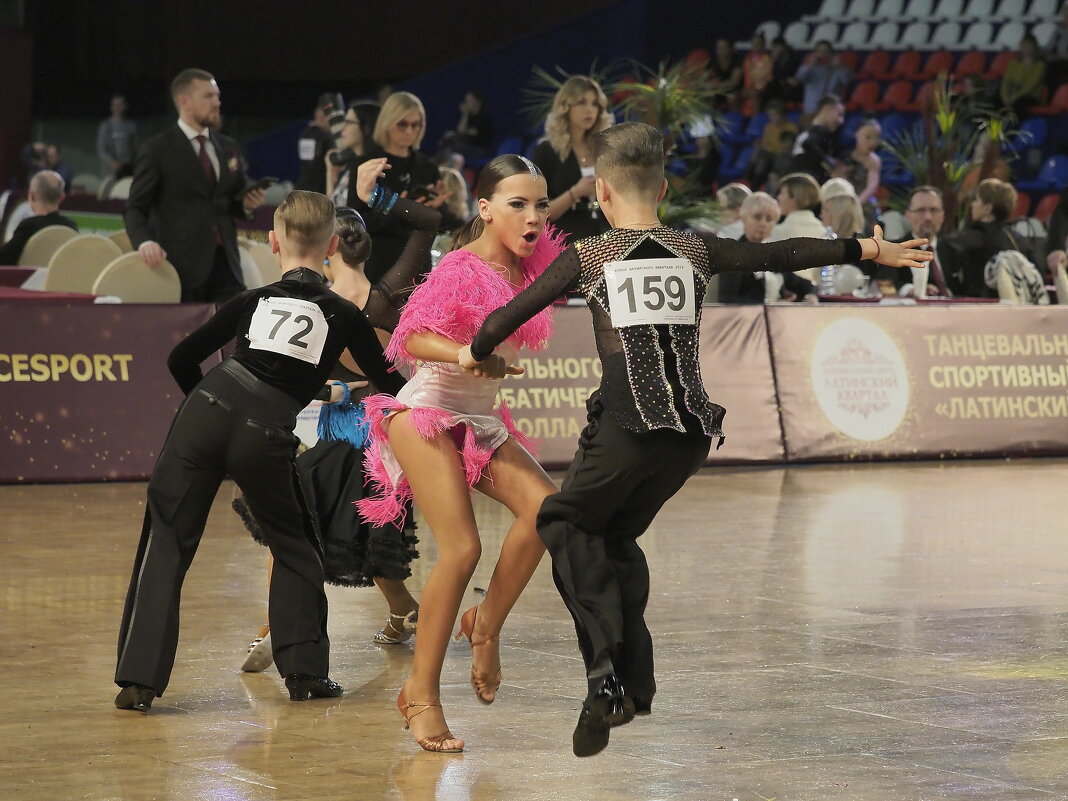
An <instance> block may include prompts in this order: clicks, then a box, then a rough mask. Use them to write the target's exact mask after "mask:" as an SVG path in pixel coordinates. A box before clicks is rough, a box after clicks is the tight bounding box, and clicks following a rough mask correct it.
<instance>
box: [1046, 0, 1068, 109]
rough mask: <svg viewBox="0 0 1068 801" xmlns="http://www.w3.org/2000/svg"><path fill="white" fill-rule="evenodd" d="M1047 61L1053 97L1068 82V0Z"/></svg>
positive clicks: (1047, 55)
mask: <svg viewBox="0 0 1068 801" xmlns="http://www.w3.org/2000/svg"><path fill="white" fill-rule="evenodd" d="M1046 59H1047V64H1046V86H1047V87H1048V88H1049V92H1050V94H1051V95H1052V94H1053V93H1054V92H1056V91H1057V89H1058V87H1060V85H1061V84H1062V83H1065V82H1068V0H1066V1H1065V2H1064V3H1063V4H1062V5H1061V16H1060V19H1059V20H1058V21H1057V30H1056V32H1055V33H1054V34H1053V39H1052V41H1050V43H1049V48H1048V49H1047V50H1046Z"/></svg>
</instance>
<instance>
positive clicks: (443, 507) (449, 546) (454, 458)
mask: <svg viewBox="0 0 1068 801" xmlns="http://www.w3.org/2000/svg"><path fill="white" fill-rule="evenodd" d="M410 417H411V415H410V414H409V413H407V412H401V413H399V414H397V415H396V416H395V417H394V418H393V419H392V420H391V421H390V422H389V443H390V447H391V448H392V449H393V453H394V455H395V456H396V457H397V461H398V462H400V465H401V467H403V468H404V475H405V477H406V478H407V479H408V483H409V485H410V486H411V488H412V494H413V495H414V496H415V502H416V504H417V505H418V506H419V509H420V511H421V512H422V513H423V517H424V519H425V520H426V522H427V525H428V526H429V527H430V530H431V532H432V533H433V535H434V541H435V542H436V543H437V546H438V558H437V561H436V562H435V563H434V567H433V568H432V569H431V571H430V574H429V575H428V576H427V579H426V583H425V584H424V585H423V592H422V604H421V605H420V608H419V636H418V637H417V638H416V641H415V653H414V655H413V658H412V672H411V674H410V675H409V676H408V680H407V682H405V685H404V686H405V692H406V695H407V699H408V701H412V702H424V701H438V700H439V699H440V697H441V666H442V663H443V662H444V660H445V650H446V648H447V647H448V643H449V635H450V634H451V633H452V626H453V623H455V622H456V614H457V612H458V611H459V608H460V601H461V599H462V598H463V594H464V591H465V590H466V589H467V584H468V582H469V581H470V580H471V576H472V574H473V573H474V571H475V566H476V565H477V564H478V559H479V556H481V553H482V548H481V545H480V544H479V539H478V528H477V527H476V525H475V516H474V513H473V512H472V510H471V498H470V495H469V493H468V489H467V482H466V480H465V478H464V471H463V463H462V461H461V459H460V454H459V453H458V452H457V450H456V446H455V444H454V443H453V441H452V437H451V436H450V435H449V434H440V435H438V436H437V437H434V438H433V439H430V440H427V439H424V438H423V436H422V435H420V434H419V432H418V431H416V430H415V427H414V426H413V425H412V423H411V419H410ZM411 726H412V735H413V736H414V737H415V738H416V739H417V740H418V739H421V738H426V737H435V736H438V735H440V734H442V733H443V732H444V731H445V730H446V729H447V726H446V725H445V720H444V715H443V713H442V711H441V709H440V708H438V707H432V708H429V709H427V710H426V711H424V712H422V713H420V714H419V715H417V716H416V717H414V718H413V719H412V722H411Z"/></svg>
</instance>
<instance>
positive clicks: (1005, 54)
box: [983, 50, 1016, 81]
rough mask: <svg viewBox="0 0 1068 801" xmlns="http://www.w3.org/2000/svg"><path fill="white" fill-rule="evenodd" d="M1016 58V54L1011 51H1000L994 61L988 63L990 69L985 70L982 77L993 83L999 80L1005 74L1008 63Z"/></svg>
mask: <svg viewBox="0 0 1068 801" xmlns="http://www.w3.org/2000/svg"><path fill="white" fill-rule="evenodd" d="M1014 58H1016V53H1015V52H1014V51H1012V50H1002V51H1001V52H1000V53H998V54H997V55H996V56H994V60H993V61H991V62H990V68H989V69H987V71H986V75H984V76H983V77H984V78H986V79H987V80H988V81H993V80H995V79H997V78H1000V77H1001V76H1002V75H1004V74H1005V70H1006V69H1008V66H1009V62H1010V61H1012V60H1013V59H1014Z"/></svg>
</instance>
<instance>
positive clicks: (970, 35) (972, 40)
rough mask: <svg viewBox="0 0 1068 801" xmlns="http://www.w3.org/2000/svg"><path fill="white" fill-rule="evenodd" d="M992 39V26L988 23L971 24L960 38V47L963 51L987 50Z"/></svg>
mask: <svg viewBox="0 0 1068 801" xmlns="http://www.w3.org/2000/svg"><path fill="white" fill-rule="evenodd" d="M993 39H994V26H993V25H991V24H990V23H989V22H973V23H972V24H971V25H969V26H968V30H966V31H965V32H964V36H963V37H962V38H961V43H960V44H961V47H962V48H963V49H965V50H989V49H990V42H991V41H992V40H993Z"/></svg>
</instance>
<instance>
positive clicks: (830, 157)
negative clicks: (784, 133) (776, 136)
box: [779, 95, 846, 203]
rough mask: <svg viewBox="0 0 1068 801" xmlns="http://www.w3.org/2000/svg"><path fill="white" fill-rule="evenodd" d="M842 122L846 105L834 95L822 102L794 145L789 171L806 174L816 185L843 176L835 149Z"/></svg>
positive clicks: (843, 168) (836, 149)
mask: <svg viewBox="0 0 1068 801" xmlns="http://www.w3.org/2000/svg"><path fill="white" fill-rule="evenodd" d="M844 119H845V106H843V105H842V101H841V100H840V99H839V98H838V96H837V95H827V96H826V97H824V98H823V99H821V100H820V102H819V105H818V106H817V108H816V116H814V117H813V118H812V123H811V124H810V125H809V127H808V128H806V129H805V130H804V131H802V132H801V134H800V135H799V136H798V137H797V141H796V142H794V149H793V152H792V153H791V155H792V156H793V160H792V161H791V163H790V169H791V171H792V172H803V173H807V174H809V175H811V176H812V177H813V178H814V179H815V180H816V182H817V183H818V184H822V183H826V181H827V179H828V178H830V177H831V175H832V174H834V175H841V174H844V173H845V171H846V170H845V166H844V165H843V164H842V161H841V153H840V152H839V146H838V129H839V128H841V127H842V121H843V120H844ZM779 202H780V203H781V202H782V201H779Z"/></svg>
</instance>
